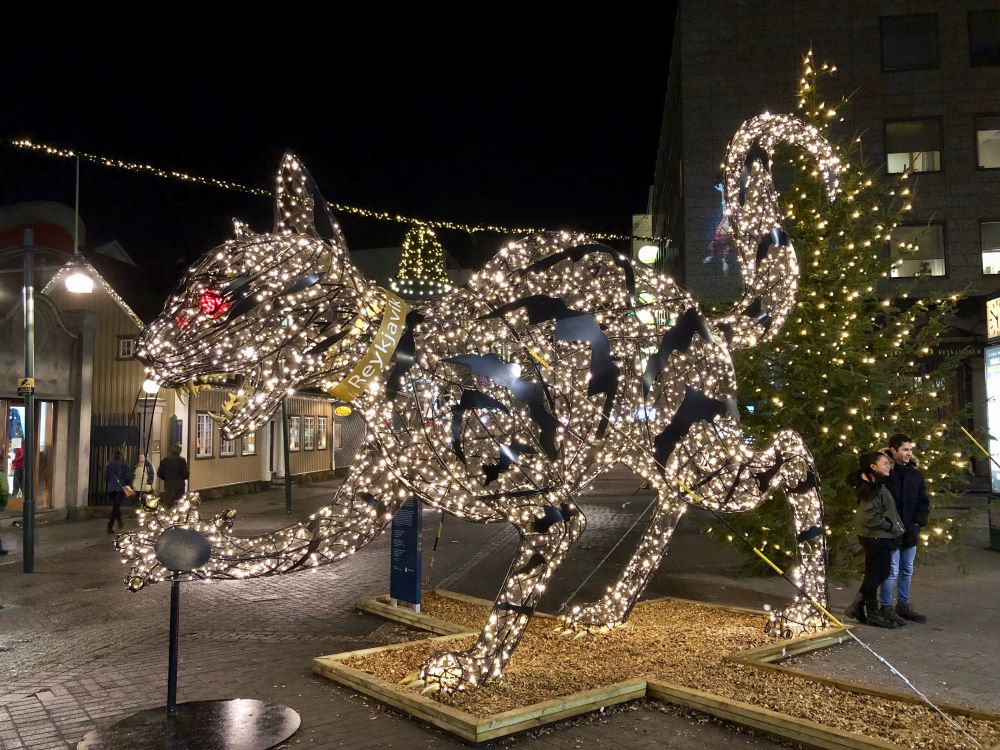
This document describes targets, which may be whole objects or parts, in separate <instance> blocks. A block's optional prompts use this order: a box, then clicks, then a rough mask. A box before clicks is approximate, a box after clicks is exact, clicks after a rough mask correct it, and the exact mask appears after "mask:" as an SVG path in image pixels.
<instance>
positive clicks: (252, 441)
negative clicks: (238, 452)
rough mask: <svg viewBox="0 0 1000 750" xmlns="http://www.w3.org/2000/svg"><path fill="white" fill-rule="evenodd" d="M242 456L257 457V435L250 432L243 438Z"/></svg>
mask: <svg viewBox="0 0 1000 750" xmlns="http://www.w3.org/2000/svg"><path fill="white" fill-rule="evenodd" d="M243 455H244V456H255V455H257V433H256V432H251V433H249V434H247V435H244V436H243Z"/></svg>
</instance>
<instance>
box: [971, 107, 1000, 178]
mask: <svg viewBox="0 0 1000 750" xmlns="http://www.w3.org/2000/svg"><path fill="white" fill-rule="evenodd" d="M976 164H977V165H978V166H979V168H980V169H1000V115H985V116H983V117H977V118H976Z"/></svg>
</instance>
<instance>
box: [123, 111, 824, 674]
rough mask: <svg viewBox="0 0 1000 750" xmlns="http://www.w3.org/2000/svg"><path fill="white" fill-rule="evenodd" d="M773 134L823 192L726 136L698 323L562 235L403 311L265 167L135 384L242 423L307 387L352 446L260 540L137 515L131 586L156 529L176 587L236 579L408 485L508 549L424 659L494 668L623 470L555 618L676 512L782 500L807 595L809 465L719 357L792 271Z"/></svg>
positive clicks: (386, 513) (627, 571)
mask: <svg viewBox="0 0 1000 750" xmlns="http://www.w3.org/2000/svg"><path fill="white" fill-rule="evenodd" d="M779 141H785V142H789V143H791V144H793V145H795V146H798V147H801V148H803V149H806V150H808V151H809V152H810V153H811V154H812V155H813V156H814V157H815V158H816V160H817V162H818V169H819V170H820V171H821V173H822V174H823V175H824V176H825V177H826V179H827V182H828V188H829V196H830V198H831V200H832V199H833V198H834V197H835V195H836V192H837V174H838V160H837V157H836V156H835V155H834V153H833V151H832V149H831V148H830V146H829V145H828V143H827V142H826V141H825V140H824V139H823V138H822V137H821V136H820V135H819V134H818V132H817V131H816V130H815V129H814V128H812V127H810V126H807V125H805V124H804V123H802V122H801V121H799V120H797V119H794V118H792V117H788V116H782V115H770V114H765V115H761V116H758V117H755V118H753V119H751V120H749V121H747V122H746V123H744V124H743V126H742V127H741V128H740V129H739V131H738V132H737V133H736V135H735V137H734V138H733V140H732V142H731V143H730V145H729V148H728V152H727V155H726V163H725V191H726V200H727V204H728V206H729V209H728V210H729V211H730V212H731V215H730V217H729V219H730V225H731V227H732V230H733V242H734V244H735V246H736V248H737V249H738V251H739V254H740V262H741V269H742V273H743V280H744V287H743V293H742V296H741V298H740V299H739V301H738V302H737V303H736V305H735V307H734V308H733V309H732V311H731V313H730V314H728V315H726V316H725V317H723V318H721V319H719V320H710V319H708V318H706V317H705V316H704V315H703V314H702V313H701V312H700V311H699V308H698V305H697V303H696V302H695V301H694V300H693V299H692V298H691V297H690V296H689V295H688V294H687V293H686V292H685V291H683V290H682V289H681V288H680V287H679V286H678V285H677V284H676V283H674V282H673V281H672V280H671V279H669V278H666V277H664V276H662V275H660V274H658V273H656V272H654V271H652V270H651V269H649V268H646V267H644V266H638V265H635V264H633V263H632V261H631V260H630V259H628V258H627V257H625V256H623V255H621V254H620V253H618V252H617V251H615V250H613V249H611V248H608V247H605V246H602V245H599V244H595V243H593V242H591V241H590V240H588V239H587V238H586V237H585V236H582V235H574V234H568V233H565V232H563V233H550V234H540V235H536V236H533V237H529V238H527V239H524V240H521V241H518V242H511V243H509V244H507V245H506V246H504V247H503V248H502V249H501V250H500V252H499V254H497V255H496V256H495V257H494V258H493V259H492V260H491V261H490V262H489V263H487V264H486V266H485V267H484V268H483V269H482V270H481V271H480V272H478V273H477V274H476V275H475V276H474V277H473V279H472V280H471V281H470V282H469V284H468V285H467V286H466V287H464V288H461V289H458V290H455V291H453V292H451V293H450V294H448V295H447V296H445V297H443V298H441V299H440V300H437V301H432V302H428V303H426V304H422V305H420V306H419V307H414V308H412V309H411V308H408V306H407V304H406V303H405V302H404V301H402V300H401V299H399V298H397V297H395V296H394V295H392V294H391V293H389V292H387V291H386V290H384V289H380V288H378V287H376V286H375V285H373V284H372V283H370V282H369V281H367V280H366V279H365V278H364V277H363V276H362V275H361V273H360V272H359V271H358V270H357V269H356V268H355V267H354V266H353V265H352V264H351V261H350V259H349V257H348V253H347V246H346V243H345V242H344V238H343V236H342V234H341V232H340V230H339V227H338V226H337V225H336V224H334V223H333V222H332V221H331V220H330V218H329V216H328V215H327V213H326V208H325V203H323V201H322V199H321V198H320V197H319V195H318V193H317V191H316V190H315V186H314V184H313V183H312V180H311V179H310V178H309V176H308V174H307V173H306V171H305V170H304V168H303V167H302V165H301V164H300V162H299V161H298V159H297V158H296V157H295V156H293V155H291V154H288V155H286V156H285V158H284V160H283V162H282V165H281V169H280V172H279V175H278V183H277V193H276V205H275V229H274V233H273V234H254V233H252V232H251V231H250V230H249V229H248V228H247V227H246V226H245V225H242V224H239V223H238V224H237V228H236V238H235V239H233V240H231V241H229V242H227V243H225V244H224V245H222V246H221V247H219V248H217V249H216V250H213V251H211V252H209V253H207V254H206V255H205V256H204V257H203V258H202V259H201V260H199V261H198V263H197V264H196V265H194V266H193V267H192V268H191V269H190V271H189V273H188V275H187V278H186V279H185V281H184V284H183V287H182V288H181V289H180V290H179V291H178V292H177V293H176V294H174V295H173V296H172V297H171V298H170V299H169V300H168V302H167V304H166V306H165V309H164V311H163V314H162V315H161V316H160V317H159V318H158V319H157V320H156V321H154V322H153V323H152V324H151V325H150V326H149V328H148V329H146V331H145V332H144V333H143V335H142V337H141V338H140V341H139V346H138V356H139V358H140V359H141V360H143V361H144V362H145V363H146V364H147V369H148V372H149V375H150V377H151V378H153V379H155V380H156V381H158V382H159V383H161V384H162V385H164V386H179V385H181V384H183V383H185V382H186V381H189V380H190V379H192V378H195V377H198V376H205V375H210V374H222V373H226V374H228V375H227V377H228V378H229V379H230V381H231V382H233V383H234V384H235V390H234V393H232V394H231V395H230V397H229V400H228V401H227V403H226V405H225V407H224V410H223V411H224V414H223V416H224V417H225V420H226V422H225V424H224V426H223V428H222V429H223V431H224V433H225V434H226V435H227V436H231V437H235V436H238V435H241V434H245V433H247V432H248V431H251V430H254V429H257V428H259V427H260V426H261V425H262V424H263V423H264V422H265V421H266V420H267V418H268V417H269V416H270V415H271V414H272V413H273V412H274V411H275V409H276V408H277V407H278V405H279V403H280V400H281V398H282V396H283V395H285V394H286V393H289V392H291V391H292V390H293V389H296V388H303V387H312V388H321V389H325V390H327V391H328V392H330V393H331V394H334V395H336V396H337V397H339V398H341V399H342V400H344V401H350V402H352V403H353V405H354V407H355V408H357V409H360V410H361V412H362V413H363V414H364V416H365V418H366V420H367V424H368V428H369V435H368V440H367V441H366V442H365V444H364V446H363V448H362V450H361V452H360V454H359V455H358V457H357V459H356V461H355V463H354V465H353V466H352V467H351V470H350V473H349V474H348V476H347V478H346V480H345V482H344V484H343V486H342V487H341V488H340V490H339V492H338V493H337V495H336V497H335V498H334V501H333V502H332V504H330V505H329V506H327V507H325V508H323V509H321V510H320V511H318V512H316V513H314V514H313V515H312V516H310V517H309V518H307V519H305V520H304V521H302V522H300V523H298V524H295V525H293V526H289V527H287V528H284V529H281V530H279V531H276V532H274V533H271V534H267V535H264V536H259V537H251V538H241V537H237V536H234V535H233V534H232V532H231V526H232V521H231V514H222V515H221V516H219V517H216V518H208V519H202V518H201V517H200V516H199V515H198V512H197V503H196V502H194V499H195V498H194V497H192V496H186V497H185V498H184V499H183V500H182V502H181V503H180V504H179V505H178V506H177V507H176V508H173V509H165V508H160V509H151V510H148V511H147V512H145V513H143V514H142V527H141V529H140V531H138V532H135V533H131V534H126V535H123V536H122V537H121V538H120V539H119V541H118V546H119V549H120V550H121V551H122V553H123V558H124V560H125V561H126V562H128V563H131V566H132V567H131V571H130V574H129V575H128V577H127V578H126V582H127V584H128V586H129V587H130V588H131V589H133V590H138V589H140V588H142V586H144V585H145V584H146V583H147V582H150V581H159V580H166V579H170V578H171V577H172V576H173V575H175V574H172V573H171V572H170V571H167V570H164V569H163V568H162V567H161V566H159V564H158V563H157V562H156V559H155V554H154V545H155V542H156V539H157V538H158V537H159V535H160V534H161V533H162V532H163V531H164V530H165V529H167V528H169V527H171V526H184V527H190V528H194V529H197V530H198V531H199V532H201V533H202V534H204V535H205V536H207V537H208V539H209V541H210V542H211V544H212V557H211V559H210V560H209V562H208V563H207V564H206V565H205V566H204V567H203V568H200V569H198V570H196V571H193V572H191V573H187V574H184V575H183V576H182V577H184V578H207V577H214V578H253V577H259V576H268V575H277V574H282V573H291V572H294V571H297V570H303V569H307V568H312V567H315V566H318V565H324V564H326V563H331V562H334V561H336V560H338V559H340V558H342V557H345V556H346V555H349V554H351V553H353V552H355V551H356V550H357V549H358V548H359V547H361V546H363V545H364V544H366V543H367V542H369V541H371V540H372V539H373V538H374V537H375V536H376V535H378V534H379V533H380V532H381V531H382V530H383V529H384V528H385V526H386V525H387V524H388V523H389V521H390V520H391V518H392V516H393V514H394V512H395V511H396V509H397V508H398V507H399V506H400V504H401V503H403V502H404V501H406V500H407V499H408V498H409V497H411V496H413V495H416V496H417V497H418V498H420V499H421V500H423V501H424V502H425V503H427V504H429V505H432V506H434V507H436V508H441V509H442V510H444V511H445V512H448V513H452V514H454V515H456V516H460V517H462V518H466V519H471V520H475V521H483V522H488V521H507V522H509V523H512V524H514V526H515V527H516V528H517V530H518V531H519V532H520V539H521V543H520V548H519V550H518V552H517V556H516V558H515V560H514V562H513V564H512V565H511V568H510V571H509V575H508V577H507V580H506V583H505V585H504V586H503V589H502V591H501V593H500V594H499V596H498V597H497V600H496V602H495V604H494V606H493V611H492V613H491V614H490V616H489V619H488V621H487V622H486V624H485V626H484V627H483V630H482V633H481V634H480V636H479V639H478V640H477V641H476V643H475V645H473V646H472V647H471V648H469V649H468V650H465V651H460V652H452V653H439V654H436V655H435V656H433V657H432V658H431V659H429V661H428V662H427V663H426V664H425V665H424V666H423V668H422V671H421V679H422V680H423V681H424V682H425V683H426V684H427V686H428V688H429V689H443V690H445V691H451V690H456V689H461V688H466V687H471V686H475V685H478V684H480V683H482V682H483V681H484V680H487V679H490V678H495V677H499V676H500V674H501V673H502V671H503V668H504V666H505V664H506V663H507V661H508V660H509V659H510V657H511V654H512V652H513V651H514V649H515V648H516V646H517V643H518V641H519V639H520V637H521V635H522V633H523V632H524V628H525V626H526V625H527V623H528V620H529V618H530V617H531V615H532V613H533V611H534V609H535V606H536V603H537V602H538V599H539V596H540V595H541V593H542V592H543V591H544V589H545V586H546V584H547V582H548V580H549V578H550V577H551V576H552V575H553V573H555V571H556V569H557V568H558V567H559V564H560V563H561V562H562V561H563V559H564V557H565V556H566V553H567V552H568V551H569V550H570V549H571V548H572V546H573V544H574V543H575V542H576V541H577V540H578V539H579V537H580V534H581V533H582V532H583V529H584V524H585V518H584V516H583V514H582V513H581V512H580V510H579V508H578V507H577V505H576V502H575V498H576V497H577V494H578V492H579V491H580V489H581V488H582V487H584V486H585V485H586V484H587V483H588V482H590V481H591V480H593V479H594V477H596V476H597V475H599V474H600V473H601V472H603V471H605V470H606V469H608V468H609V467H611V466H612V465H614V464H616V463H618V462H621V463H623V464H625V465H626V466H628V467H629V468H630V469H631V470H632V471H634V472H635V473H636V474H637V475H639V476H640V477H642V478H644V479H645V480H646V481H648V482H649V483H650V485H651V486H652V487H654V488H655V489H656V491H657V492H658V493H659V499H658V503H657V505H656V507H655V512H654V513H653V515H652V517H651V519H650V521H649V526H648V528H647V529H646V532H645V534H644V536H643V537H642V540H641V542H640V543H639V545H638V547H637V549H636V550H635V552H634V554H633V555H632V558H631V559H630V560H629V562H628V564H627V565H626V566H625V568H624V570H623V571H622V573H621V576H620V578H619V579H618V581H617V583H615V584H614V585H613V586H612V587H610V588H609V590H608V592H607V594H606V595H605V596H603V597H602V598H601V599H600V600H599V601H597V602H594V603H592V604H589V605H587V606H582V607H575V608H574V609H573V610H572V611H571V613H570V614H569V615H567V616H566V618H565V621H566V623H567V624H568V625H569V626H570V627H572V628H575V629H580V628H593V627H601V626H613V625H615V624H618V623H622V622H624V621H625V620H626V618H627V617H628V615H629V612H630V611H631V609H632V606H633V605H634V604H635V602H636V600H637V599H638V597H639V596H640V595H641V594H642V592H643V589H644V588H645V586H646V584H647V583H648V581H649V580H650V578H651V576H652V575H653V573H654V572H655V571H656V569H657V566H658V564H659V562H660V560H661V558H662V556H663V554H664V552H665V550H666V547H667V543H668V541H669V539H670V536H671V534H672V532H673V530H674V528H675V527H676V525H677V523H678V521H679V520H680V518H681V516H682V515H683V514H684V511H685V510H686V508H687V505H688V503H689V502H692V496H686V495H685V494H684V492H683V491H682V489H681V485H683V486H685V487H686V488H691V489H692V490H693V491H694V493H696V495H695V496H696V497H697V498H698V500H697V501H696V502H700V503H702V504H703V505H705V506H707V507H710V508H713V509H715V510H718V511H738V510H748V509H750V508H754V507H756V506H758V505H759V504H760V503H762V502H763V501H764V500H765V499H766V498H767V497H769V496H770V494H771V493H773V492H775V491H778V490H780V491H783V492H784V493H785V495H786V497H787V498H788V500H789V503H790V506H791V512H792V515H793V518H794V527H795V531H796V533H797V538H796V544H797V553H798V566H797V567H796V569H795V571H794V575H795V576H796V580H797V582H798V583H799V584H800V586H801V589H802V591H803V593H804V594H806V595H807V596H808V598H811V599H813V600H815V601H818V602H823V603H825V602H826V601H827V597H826V582H825V533H824V528H823V511H822V502H821V499H820V494H819V487H818V482H817V477H816V472H815V468H814V465H813V459H812V457H811V455H810V454H809V451H808V450H807V449H806V447H805V446H804V445H803V443H802V440H801V439H800V438H799V436H798V435H797V434H796V433H794V432H792V431H790V430H784V431H782V432H780V433H778V434H777V436H776V437H775V439H774V442H773V443H772V444H771V445H769V446H767V447H765V448H762V449H759V450H754V449H753V448H752V447H750V446H748V445H747V443H746V441H745V440H744V437H743V433H742V432H741V430H740V425H739V420H738V417H737V411H736V405H735V400H734V395H735V393H736V382H735V379H734V374H733V365H732V361H731V359H730V353H731V352H733V351H736V350H739V349H746V348H747V347H750V346H754V345H757V344H761V343H765V342H766V341H768V339H770V338H771V337H773V336H774V334H775V332H776V331H777V330H778V329H779V328H780V326H781V324H782V322H783V320H784V319H785V317H786V315H787V314H788V312H789V311H790V310H791V308H792V307H793V305H794V304H795V291H796V282H797V278H798V266H797V263H796V259H795V253H794V250H793V249H792V246H791V243H790V242H789V241H788V239H787V238H786V237H785V235H784V233H783V231H782V229H781V225H780V215H779V210H778V206H777V196H776V193H775V190H774V185H773V181H772V178H771V172H770V168H771V158H772V154H773V151H774V147H775V145H776V144H777V142H779ZM823 624H824V619H823V616H822V614H821V613H820V612H818V611H816V610H815V608H813V607H812V606H811V605H810V604H809V603H808V599H807V598H804V597H800V598H799V599H797V600H796V601H795V603H793V604H792V605H790V606H789V607H787V608H786V609H784V610H782V611H781V612H779V613H777V614H776V615H775V616H774V617H773V618H772V624H771V627H772V629H773V630H774V631H775V632H778V633H782V634H789V633H795V632H800V631H802V630H805V629H814V628H818V627H821V626H822V625H823Z"/></svg>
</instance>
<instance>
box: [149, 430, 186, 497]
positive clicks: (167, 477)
mask: <svg viewBox="0 0 1000 750" xmlns="http://www.w3.org/2000/svg"><path fill="white" fill-rule="evenodd" d="M156 476H158V477H159V478H160V479H162V480H163V498H162V502H163V504H164V505H165V506H167V507H170V506H172V505H173V504H174V503H176V502H177V500H178V499H179V498H180V496H181V495H183V494H184V483H185V482H186V481H187V478H188V476H189V472H188V462H187V461H186V460H185V459H184V457H183V456H182V455H181V446H180V445H173V446H171V448H170V455H169V456H167V457H166V458H165V459H163V460H162V461H160V466H159V468H158V469H157V470H156Z"/></svg>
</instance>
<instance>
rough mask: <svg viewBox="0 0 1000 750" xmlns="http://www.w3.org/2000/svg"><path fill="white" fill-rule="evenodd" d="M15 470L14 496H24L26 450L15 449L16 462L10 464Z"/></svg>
mask: <svg viewBox="0 0 1000 750" xmlns="http://www.w3.org/2000/svg"><path fill="white" fill-rule="evenodd" d="M10 468H12V469H13V470H14V494H15V495H22V494H24V448H15V449H14V460H13V461H11V462H10Z"/></svg>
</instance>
